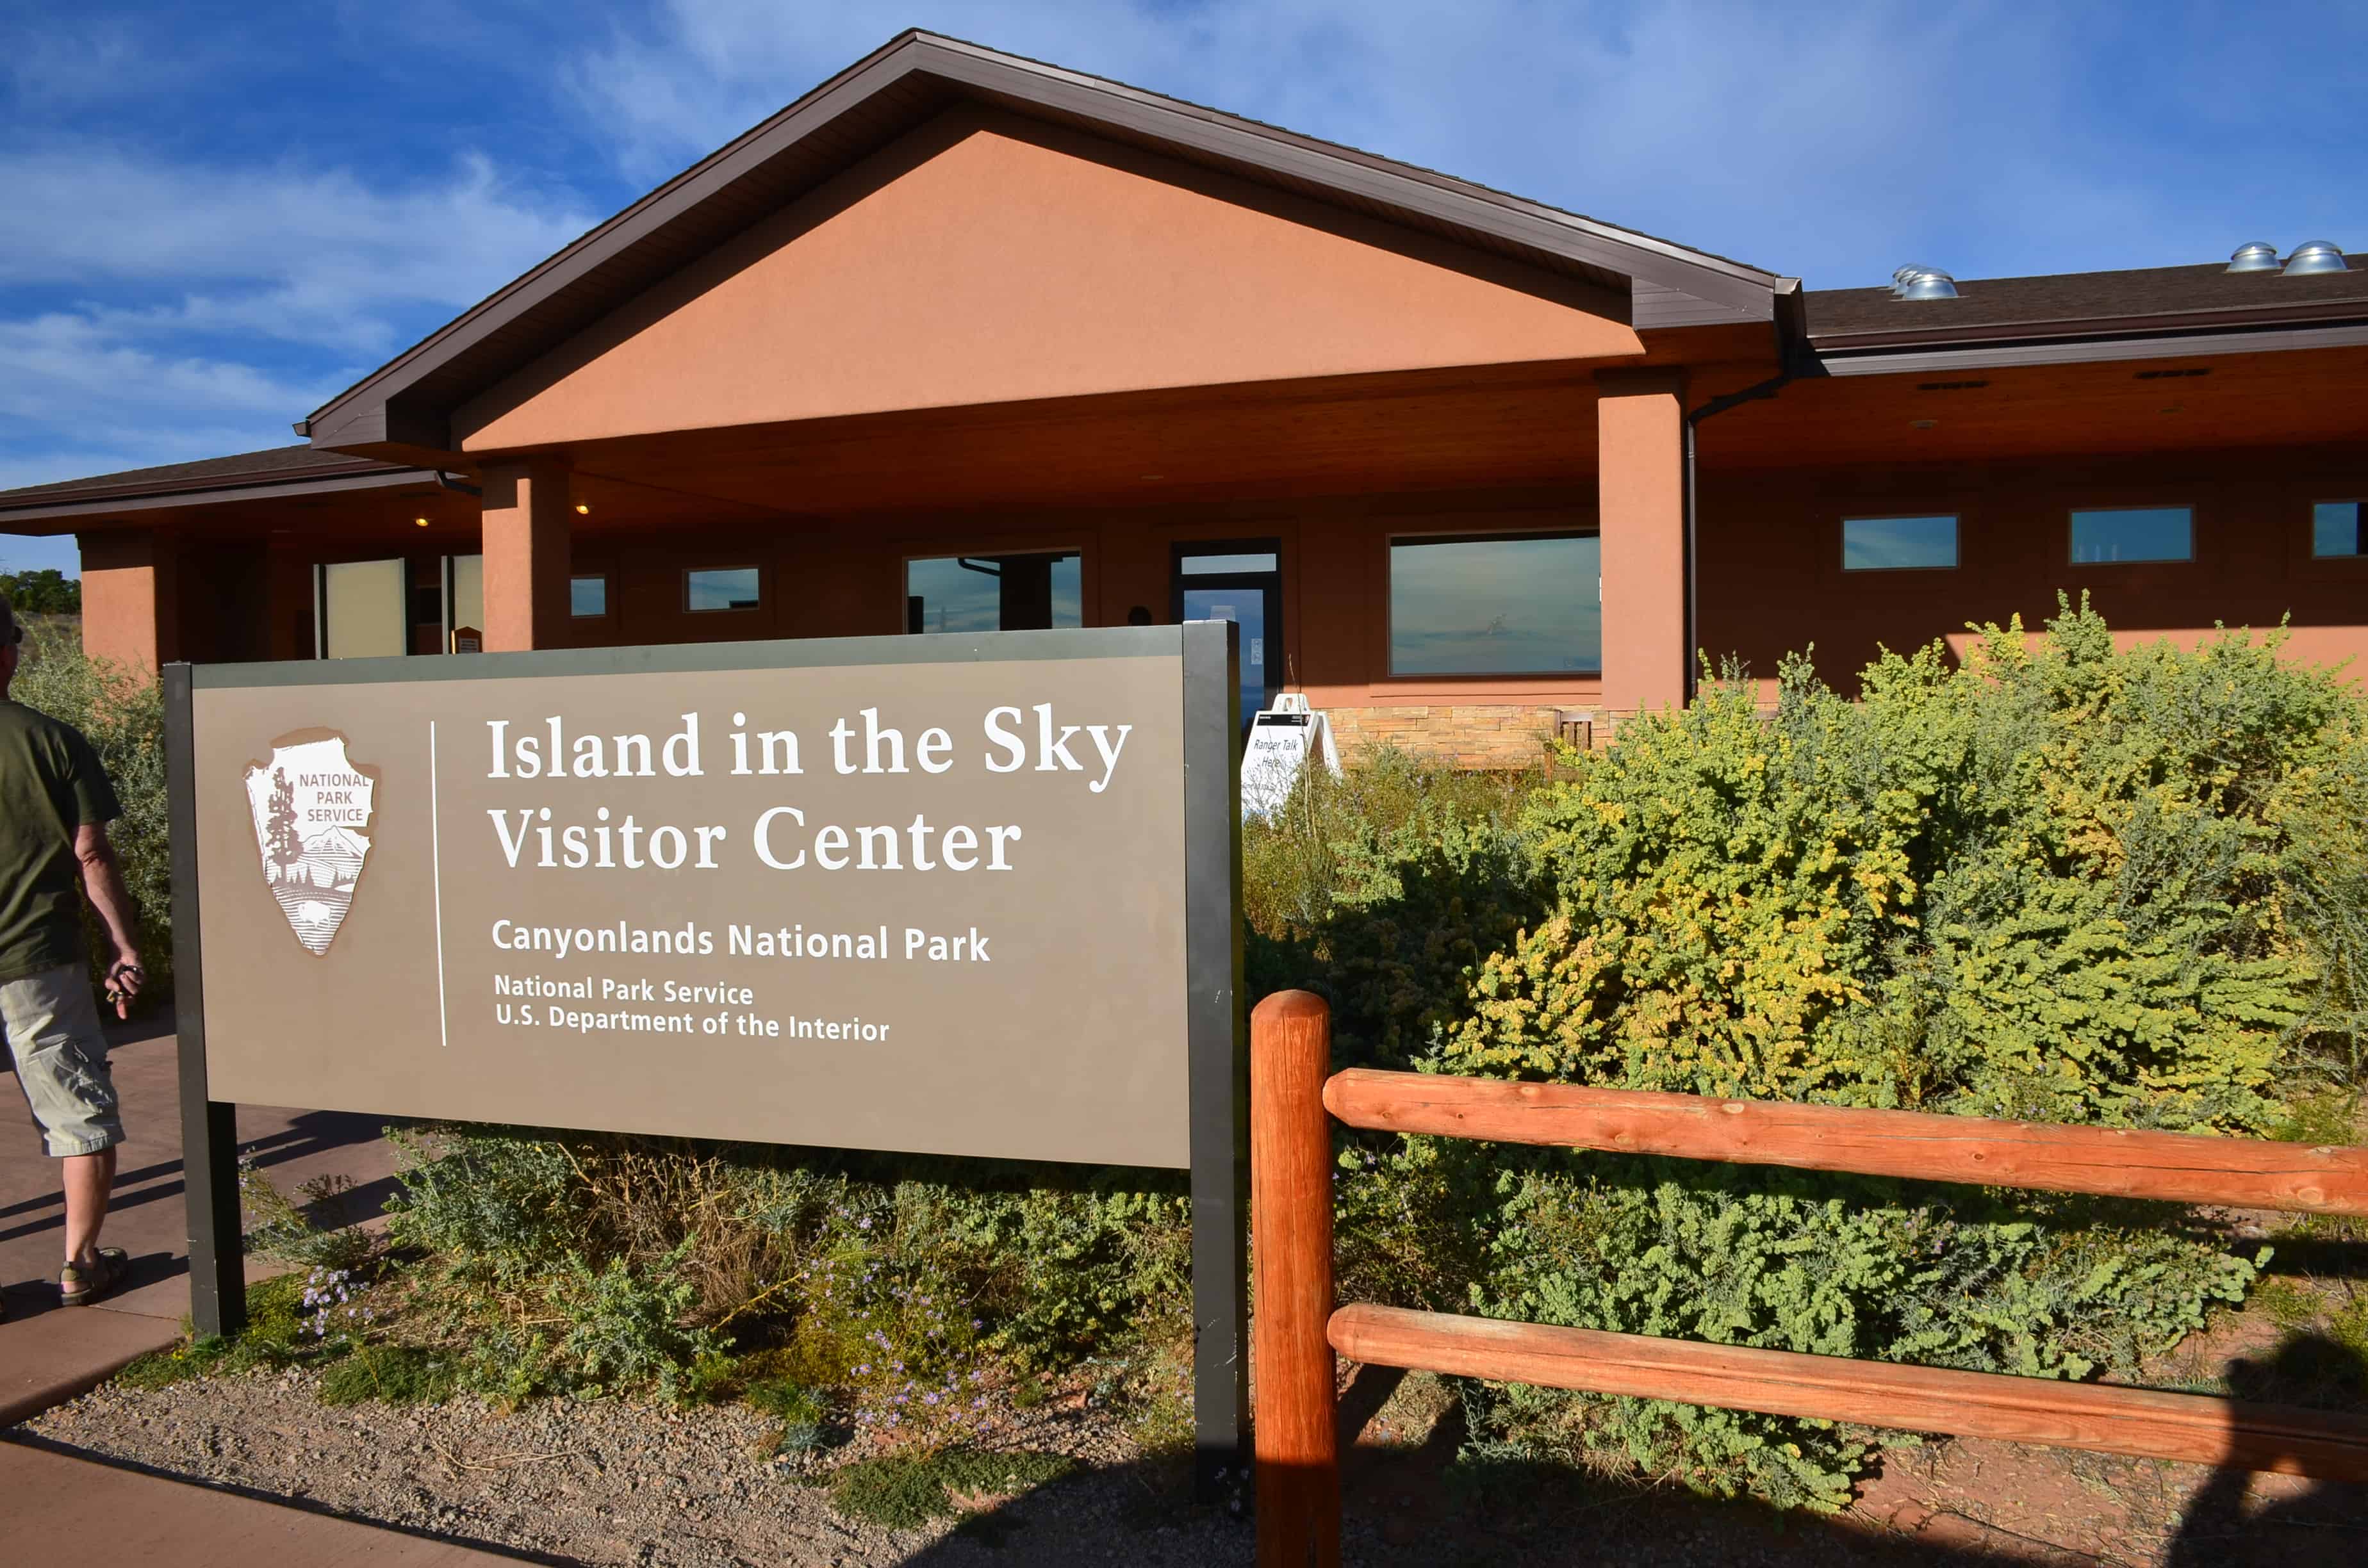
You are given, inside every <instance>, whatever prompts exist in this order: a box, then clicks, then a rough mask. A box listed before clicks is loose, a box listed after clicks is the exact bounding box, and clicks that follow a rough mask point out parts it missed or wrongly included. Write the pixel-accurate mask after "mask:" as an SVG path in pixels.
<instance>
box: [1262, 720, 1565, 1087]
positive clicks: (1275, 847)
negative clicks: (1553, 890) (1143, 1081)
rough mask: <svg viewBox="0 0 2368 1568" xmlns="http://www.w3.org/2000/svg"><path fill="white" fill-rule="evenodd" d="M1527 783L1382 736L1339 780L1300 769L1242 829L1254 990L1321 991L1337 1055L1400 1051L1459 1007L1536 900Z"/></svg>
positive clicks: (1425, 1037)
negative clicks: (1476, 973) (1379, 745)
mask: <svg viewBox="0 0 2368 1568" xmlns="http://www.w3.org/2000/svg"><path fill="white" fill-rule="evenodd" d="M1535 783H1536V780H1535V779H1533V778H1529V777H1527V776H1522V777H1518V778H1501V777H1497V776H1494V775H1486V774H1482V775H1474V774H1459V773H1455V772H1452V771H1451V770H1449V769H1446V768H1443V767H1438V766H1436V765H1431V764H1427V763H1424V762H1421V761H1419V760H1417V759H1416V758H1414V757H1411V756H1407V755H1406V754H1404V753H1402V752H1398V751H1395V750H1390V749H1382V750H1378V751H1375V752H1372V753H1370V754H1368V755H1366V756H1362V757H1359V758H1357V759H1356V760H1355V763H1354V766H1352V767H1349V768H1347V769H1346V770H1345V771H1344V774H1343V776H1342V777H1341V778H1338V779H1337V780H1336V779H1334V778H1331V777H1330V776H1329V775H1328V774H1326V772H1325V771H1324V770H1323V769H1321V768H1311V769H1309V770H1307V771H1306V772H1304V773H1303V774H1302V775H1301V776H1300V782H1299V784H1298V786H1297V788H1295V789H1294V790H1292V794H1291V796H1290V798H1289V800H1288V801H1286V802H1285V803H1284V806H1283V808H1282V809H1281V810H1280V811H1278V812H1276V813H1275V814H1274V815H1273V816H1272V817H1271V818H1269V819H1265V820H1253V821H1251V822H1249V823H1247V824H1244V826H1243V829H1242V880H1243V906H1244V911H1245V918H1246V920H1247V926H1248V929H1247V933H1246V952H1245V955H1244V958H1245V967H1246V970H1247V978H1248V983H1249V992H1250V994H1251V995H1253V996H1259V995H1264V994H1269V993H1270V992H1274V991H1281V990H1287V989H1292V988H1298V989H1304V990H1308V991H1313V992H1315V993H1316V994H1318V995H1320V996H1322V997H1324V999H1325V1000H1326V1002H1328V1003H1329V1004H1330V1005H1331V1007H1332V1033H1333V1058H1334V1064H1335V1065H1336V1066H1384V1067H1405V1066H1406V1065H1408V1064H1410V1063H1411V1062H1413V1061H1414V1060H1415V1059H1417V1057H1418V1056H1420V1055H1421V1054H1422V1053H1423V1052H1424V1051H1426V1050H1427V1049H1428V1048H1429V1044H1430V1041H1431V1039H1432V1036H1433V1035H1434V1034H1435V1033H1436V1032H1437V1031H1438V1030H1440V1029H1441V1028H1448V1027H1452V1025H1454V1024H1456V1023H1458V1022H1460V1021H1461V1020H1462V1019H1463V1017H1465V1016H1466V1015H1467V1013H1468V1008H1467V1006H1465V1003H1464V989H1465V983H1466V981H1467V978H1468V976H1469V975H1470V973H1471V971H1472V970H1473V969H1474V966H1476V965H1478V964H1479V963H1481V962H1482V961H1483V960H1486V958H1487V957H1488V956H1489V955H1490V954H1492V953H1496V952H1499V951H1502V950H1503V949H1506V948H1507V947H1508V946H1510V945H1511V944H1512V943H1513V942H1514V941H1515V940H1517V939H1518V938H1519V937H1520V933H1521V931H1522V930H1523V929H1524V927H1526V926H1529V925H1531V923H1533V922H1534V921H1535V920H1536V919H1537V918H1538V917H1539V915H1541V914H1542V913H1543V911H1544V909H1545V908H1546V907H1547V902H1548V898H1549V890H1548V889H1547V887H1546V886H1545V885H1544V883H1543V881H1541V880H1540V879H1539V877H1538V875H1537V872H1536V869H1535V867H1534V857H1533V856H1532V855H1531V853H1530V851H1529V846H1528V844H1527V842H1526V840H1525V838H1524V837H1523V836H1522V835H1521V834H1520V832H1519V831H1518V822H1519V815H1520V806H1521V802H1522V801H1523V800H1524V798H1525V796H1526V795H1527V793H1528V791H1529V790H1531V789H1532V788H1533V787H1534V786H1535Z"/></svg>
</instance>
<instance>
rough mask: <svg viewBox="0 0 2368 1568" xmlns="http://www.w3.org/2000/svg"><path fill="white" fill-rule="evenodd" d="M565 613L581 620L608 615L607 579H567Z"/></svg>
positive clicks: (596, 577)
mask: <svg viewBox="0 0 2368 1568" xmlns="http://www.w3.org/2000/svg"><path fill="white" fill-rule="evenodd" d="M567 613H568V614H570V615H572V616H575V617H577V618H578V619H591V618H593V617H595V616H603V615H606V614H608V613H609V579H608V578H606V577H603V576H599V575H597V574H596V575H593V576H586V577H570V578H569V579H567Z"/></svg>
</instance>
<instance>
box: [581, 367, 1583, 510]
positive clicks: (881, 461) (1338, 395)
mask: <svg viewBox="0 0 2368 1568" xmlns="http://www.w3.org/2000/svg"><path fill="white" fill-rule="evenodd" d="M1592 369H1593V367H1592V366H1591V365H1562V364H1552V365H1535V364H1530V365H1520V366H1513V367H1504V368H1496V369H1477V370H1474V369H1454V370H1448V371H1421V372H1404V373H1392V374H1387V375H1378V376H1359V377H1352V378H1342V379H1341V380H1339V381H1329V382H1311V381H1298V382H1292V383H1287V384H1282V385H1276V384H1270V383H1269V384H1259V385H1255V386H1247V387H1216V388H1192V389H1188V390H1183V391H1163V392H1139V393H1128V394H1123V395H1119V396H1105V397H1096V398H1078V399H1053V400H1046V401H1042V402H1032V403H998V404H993V405H987V406H983V407H972V408H959V409H934V410H926V411H921V412H916V413H894V414H882V415H857V416H853V417H849V418H841V419H822V420H806V421H800V422H796V423H791V424H781V425H767V426H740V427H735V428H730V429H720V430H693V431H680V432H674V433H669V434H666V435H660V436H636V437H622V438H619V439H615V440H609V441H598V442H584V443H578V444H576V445H575V446H574V447H572V448H570V449H568V452H567V454H566V455H567V457H568V459H569V460H570V461H571V462H572V464H573V465H574V469H575V474H576V477H577V480H578V483H580V484H583V485H585V486H586V487H598V486H600V485H604V484H605V485H616V486H620V489H619V490H618V493H617V499H618V502H619V504H620V506H623V507H627V508H631V507H632V506H634V501H633V497H634V496H635V495H639V494H653V495H655V494H666V495H674V496H677V497H707V498H712V500H713V501H715V502H719V503H724V504H727V505H729V506H734V507H754V508H764V509H767V510H769V511H773V512H777V513H791V514H798V513H803V514H809V515H812V514H842V513H848V512H869V511H895V510H913V509H922V508H933V507H945V508H970V507H996V506H1027V505H1033V504H1042V505H1057V506H1090V505H1115V504H1124V505H1156V504H1164V503H1169V502H1180V501H1224V500H1238V499H1245V498H1259V497H1276V498H1280V497H1293V496H1306V495H1333V494H1360V493H1373V492H1387V491H1396V490H1432V489H1448V488H1454V487H1459V486H1480V485H1485V486H1495V485H1521V484H1535V483H1555V482H1564V481H1569V480H1574V479H1585V478H1587V477H1588V476H1590V475H1592V474H1593V473H1594V472H1595V466H1596V451H1595V391H1594V386H1593V382H1592V380H1591V373H1592Z"/></svg>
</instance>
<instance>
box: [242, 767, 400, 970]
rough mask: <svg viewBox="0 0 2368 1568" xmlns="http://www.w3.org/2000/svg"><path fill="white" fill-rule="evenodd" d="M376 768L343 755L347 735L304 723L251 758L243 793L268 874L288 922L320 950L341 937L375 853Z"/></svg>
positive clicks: (317, 953) (318, 953)
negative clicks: (259, 758)
mask: <svg viewBox="0 0 2368 1568" xmlns="http://www.w3.org/2000/svg"><path fill="white" fill-rule="evenodd" d="M377 791H378V778H377V777H376V770H375V769H373V770H371V771H370V772H369V773H365V772H364V771H363V770H362V769H361V768H360V767H358V766H356V765H355V763H354V761H353V759H352V758H350V757H348V756H347V755H346V737H345V736H343V735H341V734H338V733H336V732H335V731H332V730H302V731H299V732H297V733H294V734H292V735H284V736H282V737H281V738H280V739H279V740H277V741H274V742H273V743H272V744H271V760H270V761H268V762H255V763H249V764H248V765H247V768H246V801H247V806H248V808H249V809H250V810H251V811H252V812H253V813H254V815H255V846H256V850H257V852H258V853H260V854H261V856H262V858H263V880H264V881H265V883H266V884H267V885H268V886H269V888H270V889H271V896H272V897H273V898H276V899H278V900H279V909H280V913H281V914H283V915H287V916H288V926H289V929H290V930H291V931H293V932H295V933H296V939H297V940H298V941H300V942H302V943H303V944H304V948H305V950H306V951H308V952H310V953H312V954H313V956H314V957H315V958H318V957H320V956H321V955H322V954H324V953H326V952H327V951H328V950H329V944H330V943H331V942H334V941H336V939H337V927H339V926H343V925H344V924H345V923H346V912H347V910H349V909H351V908H352V907H353V903H354V885H355V884H356V883H357V882H359V881H361V875H362V866H363V864H364V862H366V861H368V860H369V858H370V815H371V811H372V805H373V797H374V796H375V795H376V794H377Z"/></svg>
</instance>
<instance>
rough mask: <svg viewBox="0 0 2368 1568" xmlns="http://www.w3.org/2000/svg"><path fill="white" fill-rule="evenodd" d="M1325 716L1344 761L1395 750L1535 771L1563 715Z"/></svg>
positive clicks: (1463, 711) (1500, 710)
mask: <svg viewBox="0 0 2368 1568" xmlns="http://www.w3.org/2000/svg"><path fill="white" fill-rule="evenodd" d="M1324 712H1325V714H1326V717H1328V718H1329V719H1330V720H1331V722H1332V737H1333V740H1334V741H1335V742H1336V743H1337V744H1338V746H1339V748H1340V753H1341V756H1342V757H1343V758H1344V759H1345V758H1346V757H1347V756H1349V754H1350V753H1353V752H1358V751H1362V750H1365V749H1366V748H1368V747H1371V746H1377V745H1394V746H1396V747H1397V748H1398V749H1399V750H1401V751H1405V752H1410V753H1412V754H1414V755H1415V756H1424V757H1431V758H1435V759H1437V760H1439V761H1440V762H1445V763H1448V764H1450V765H1452V766H1453V767H1467V768H1474V769H1493V768H1506V769H1511V768H1521V767H1537V766H1538V765H1539V764H1540V763H1542V762H1543V761H1544V760H1545V745H1546V742H1547V741H1548V740H1549V739H1550V738H1552V736H1553V735H1554V730H1555V726H1556V725H1557V724H1558V723H1559V722H1561V720H1562V717H1563V713H1564V710H1562V709H1560V708H1552V707H1539V706H1534V705H1531V704H1529V703H1493V702H1492V703H1472V704H1468V705H1467V704H1455V705H1446V704H1436V705H1434V704H1425V705H1423V706H1420V707H1407V708H1326V710H1324ZM1597 727H1598V729H1599V730H1600V729H1601V727H1602V726H1600V725H1599V726H1597ZM1598 744H1600V741H1599V743H1598Z"/></svg>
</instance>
